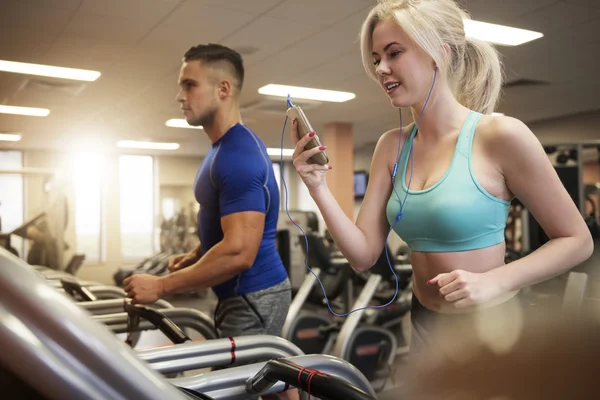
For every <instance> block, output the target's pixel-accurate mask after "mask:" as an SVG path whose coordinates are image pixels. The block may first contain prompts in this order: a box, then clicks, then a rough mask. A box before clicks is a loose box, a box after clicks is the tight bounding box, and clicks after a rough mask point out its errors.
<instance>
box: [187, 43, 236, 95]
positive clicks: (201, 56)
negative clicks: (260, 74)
mask: <svg viewBox="0 0 600 400" xmlns="http://www.w3.org/2000/svg"><path fill="white" fill-rule="evenodd" d="M183 60H184V61H185V62H188V61H201V62H202V63H203V64H205V65H209V66H211V65H212V66H219V67H225V68H227V69H229V72H230V73H231V74H232V76H233V77H234V78H235V81H236V82H235V86H236V89H237V91H238V92H241V91H242V86H243V84H244V62H243V61H242V56H241V55H240V54H239V53H238V52H237V51H235V50H233V49H230V48H229V47H226V46H222V45H220V44H214V43H209V44H199V45H197V46H194V47H191V48H190V49H189V50H188V51H187V52H186V53H185V55H184V56H183ZM219 64H220V65H219Z"/></svg>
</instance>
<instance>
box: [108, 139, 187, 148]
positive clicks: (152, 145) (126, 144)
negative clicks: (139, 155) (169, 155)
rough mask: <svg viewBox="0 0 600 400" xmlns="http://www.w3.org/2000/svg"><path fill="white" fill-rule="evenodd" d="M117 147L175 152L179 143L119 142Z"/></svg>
mask: <svg viewBox="0 0 600 400" xmlns="http://www.w3.org/2000/svg"><path fill="white" fill-rule="evenodd" d="M117 147H122V148H126V149H146V150H177V149H178V148H179V143H160V142H138V141H135V140H121V141H119V142H118V143H117Z"/></svg>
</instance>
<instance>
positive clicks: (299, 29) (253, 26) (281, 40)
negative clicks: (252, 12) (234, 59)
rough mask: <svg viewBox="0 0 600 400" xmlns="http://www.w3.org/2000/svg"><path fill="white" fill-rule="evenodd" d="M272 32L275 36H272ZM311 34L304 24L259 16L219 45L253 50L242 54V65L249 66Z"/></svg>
mask: <svg viewBox="0 0 600 400" xmlns="http://www.w3.org/2000/svg"><path fill="white" fill-rule="evenodd" d="M265 27H268V29H265ZM274 32H277V34H273V33H274ZM311 34H312V33H311V29H309V28H307V25H306V24H302V23H297V22H292V21H289V20H282V19H279V18H275V17H268V16H261V17H260V18H257V19H256V20H253V21H251V22H250V23H249V24H247V25H245V26H244V27H243V28H242V29H240V30H238V31H236V32H235V33H233V34H231V35H229V36H228V37H227V38H226V39H225V40H223V41H222V42H221V43H222V44H223V45H225V46H230V47H232V48H234V49H244V48H248V49H249V48H253V49H254V50H255V52H253V53H250V54H243V52H242V57H243V59H244V65H245V66H251V65H253V64H254V63H256V62H257V61H260V60H261V59H264V58H266V57H268V56H270V55H272V54H276V53H278V52H279V51H280V50H281V49H283V48H285V47H287V46H290V45H292V44H294V43H296V42H299V41H301V40H303V39H304V38H307V37H309V36H310V35H311Z"/></svg>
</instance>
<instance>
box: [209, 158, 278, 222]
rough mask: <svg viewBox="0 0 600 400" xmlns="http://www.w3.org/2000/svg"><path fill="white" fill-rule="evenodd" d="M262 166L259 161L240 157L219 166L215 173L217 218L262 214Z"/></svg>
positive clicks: (265, 196) (265, 200) (265, 201)
mask: <svg viewBox="0 0 600 400" xmlns="http://www.w3.org/2000/svg"><path fill="white" fill-rule="evenodd" d="M266 167H267V166H266V163H265V160H264V159H263V158H262V157H260V156H259V157H248V155H247V154H246V155H245V156H241V157H239V158H238V159H236V160H231V159H230V160H229V162H227V163H220V165H219V168H218V171H217V172H216V174H215V175H216V176H215V177H214V178H216V182H215V183H216V184H217V187H218V188H219V205H220V209H221V217H224V216H226V215H229V214H233V213H236V212H242V211H259V212H262V213H266V211H267V206H268V193H267V188H266V179H267V176H268V174H267V173H266Z"/></svg>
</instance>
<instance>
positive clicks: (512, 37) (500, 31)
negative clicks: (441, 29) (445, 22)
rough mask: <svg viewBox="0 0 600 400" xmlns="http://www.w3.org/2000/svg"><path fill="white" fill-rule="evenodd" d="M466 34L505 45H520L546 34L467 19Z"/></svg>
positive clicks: (465, 21) (465, 22)
mask: <svg viewBox="0 0 600 400" xmlns="http://www.w3.org/2000/svg"><path fill="white" fill-rule="evenodd" d="M463 22H464V24H465V34H466V35H467V36H469V37H472V38H476V39H480V40H484V41H486V42H489V43H494V44H500V45H504V46H518V45H520V44H523V43H527V42H530V41H532V40H535V39H539V38H541V37H543V36H544V34H542V33H540V32H534V31H528V30H525V29H519V28H511V27H509V26H504V25H496V24H490V23H487V22H481V21H473V20H471V19H465V20H464V21H463Z"/></svg>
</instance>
